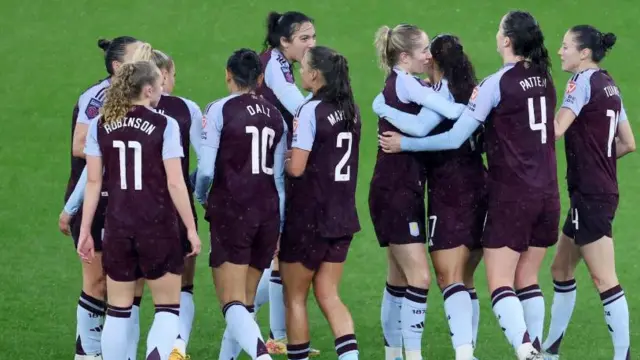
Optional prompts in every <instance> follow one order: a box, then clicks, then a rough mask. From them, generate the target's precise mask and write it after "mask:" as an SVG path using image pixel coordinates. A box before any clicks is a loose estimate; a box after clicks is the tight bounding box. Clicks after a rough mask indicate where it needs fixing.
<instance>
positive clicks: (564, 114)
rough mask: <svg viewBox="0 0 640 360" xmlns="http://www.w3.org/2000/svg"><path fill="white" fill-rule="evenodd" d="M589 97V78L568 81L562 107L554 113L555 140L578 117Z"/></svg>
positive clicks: (583, 77) (582, 77)
mask: <svg viewBox="0 0 640 360" xmlns="http://www.w3.org/2000/svg"><path fill="white" fill-rule="evenodd" d="M590 97H591V85H590V81H589V78H587V77H585V76H581V77H578V80H577V81H575V82H574V81H573V79H570V80H569V82H568V83H567V89H566V90H565V93H564V98H563V99H562V106H561V107H560V110H558V113H556V116H555V119H554V120H553V121H554V124H553V125H554V129H555V135H556V140H558V139H560V138H561V137H562V136H563V135H564V133H565V132H567V129H569V126H571V124H573V122H574V121H575V120H576V117H578V115H580V111H582V108H583V107H584V106H585V105H586V104H587V103H588V102H589V99H590Z"/></svg>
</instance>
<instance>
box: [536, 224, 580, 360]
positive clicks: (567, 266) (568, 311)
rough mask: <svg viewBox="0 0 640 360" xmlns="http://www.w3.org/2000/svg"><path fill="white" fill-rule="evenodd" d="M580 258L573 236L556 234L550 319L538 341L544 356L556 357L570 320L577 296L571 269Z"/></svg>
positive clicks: (573, 274)
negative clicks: (541, 337) (558, 238)
mask: <svg viewBox="0 0 640 360" xmlns="http://www.w3.org/2000/svg"><path fill="white" fill-rule="evenodd" d="M581 259H582V255H581V254H580V249H579V248H578V247H577V246H576V245H575V242H574V241H573V239H571V238H569V237H568V236H566V235H564V234H562V235H560V240H559V241H558V246H557V247H556V254H555V256H554V258H553V264H552V265H551V275H552V276H553V288H554V294H553V304H552V305H551V321H550V323H549V331H548V332H547V339H546V340H545V341H544V343H543V344H542V349H543V350H544V352H545V357H546V358H548V359H557V358H558V354H559V352H560V344H561V342H562V339H563V338H564V335H565V332H566V331H567V328H568V327H569V322H570V321H571V315H572V314H573V309H574V307H575V305H576V296H577V292H576V290H577V286H576V278H575V270H576V267H577V266H578V264H579V263H580V260H581Z"/></svg>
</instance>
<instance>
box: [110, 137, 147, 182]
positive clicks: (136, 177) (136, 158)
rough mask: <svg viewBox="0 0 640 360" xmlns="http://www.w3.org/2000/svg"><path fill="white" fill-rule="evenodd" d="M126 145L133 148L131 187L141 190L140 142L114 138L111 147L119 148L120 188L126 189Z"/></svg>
mask: <svg viewBox="0 0 640 360" xmlns="http://www.w3.org/2000/svg"><path fill="white" fill-rule="evenodd" d="M127 147H128V148H129V149H133V188H134V189H135V190H142V144H140V143H139V142H137V141H128V142H127V145H126V146H125V144H124V141H120V140H114V141H113V148H114V149H118V150H119V152H120V153H119V155H120V156H119V157H120V189H122V190H127Z"/></svg>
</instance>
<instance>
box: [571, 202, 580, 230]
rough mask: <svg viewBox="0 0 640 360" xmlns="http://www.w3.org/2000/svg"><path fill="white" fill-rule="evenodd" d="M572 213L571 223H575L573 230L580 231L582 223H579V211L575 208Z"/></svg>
mask: <svg viewBox="0 0 640 360" xmlns="http://www.w3.org/2000/svg"><path fill="white" fill-rule="evenodd" d="M570 211H571V222H572V223H573V228H574V229H575V230H576V231H578V230H580V223H579V221H578V219H579V217H578V209H576V208H573V209H571V210H570Z"/></svg>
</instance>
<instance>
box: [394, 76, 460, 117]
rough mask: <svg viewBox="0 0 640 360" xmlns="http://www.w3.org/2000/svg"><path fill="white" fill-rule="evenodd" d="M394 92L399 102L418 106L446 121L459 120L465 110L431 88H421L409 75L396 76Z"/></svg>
mask: <svg viewBox="0 0 640 360" xmlns="http://www.w3.org/2000/svg"><path fill="white" fill-rule="evenodd" d="M396 91H397V94H398V97H399V98H400V99H401V100H403V101H410V102H414V103H416V104H420V105H422V106H424V107H426V108H427V109H430V110H433V111H435V112H437V113H438V114H440V115H442V116H444V117H445V118H447V119H457V118H459V117H460V115H461V114H462V112H463V111H464V109H465V105H463V104H458V103H454V102H451V101H449V100H448V99H446V98H445V97H444V96H442V95H440V94H438V93H437V92H435V91H434V90H433V89H432V88H430V87H427V86H422V84H420V83H419V82H418V81H417V80H416V79H414V78H413V77H412V76H409V75H399V76H398V78H397V83H396Z"/></svg>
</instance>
